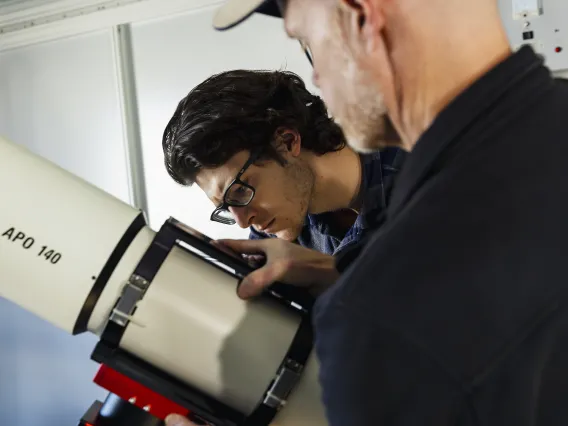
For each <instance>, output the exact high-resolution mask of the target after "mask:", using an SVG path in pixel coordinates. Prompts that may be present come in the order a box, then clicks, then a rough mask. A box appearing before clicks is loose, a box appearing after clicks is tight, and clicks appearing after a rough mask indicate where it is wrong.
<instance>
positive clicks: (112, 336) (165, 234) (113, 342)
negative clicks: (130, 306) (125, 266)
mask: <svg viewBox="0 0 568 426" xmlns="http://www.w3.org/2000/svg"><path fill="white" fill-rule="evenodd" d="M176 241H177V234H176V233H175V231H174V230H173V229H172V228H171V227H169V226H163V227H162V228H161V229H160V232H158V233H156V235H155V236H154V239H153V240H152V243H151V244H150V247H149V248H148V250H146V253H144V255H143V256H142V258H141V259H140V262H138V265H137V266H136V269H135V270H134V273H133V275H138V276H140V277H142V278H144V279H145V280H146V281H148V282H149V283H151V282H152V280H153V279H154V277H155V276H156V274H157V273H158V271H159V270H160V267H161V266H162V263H164V260H166V257H168V254H169V253H170V251H171V250H172V248H173V247H174V245H175V244H176ZM125 330H126V326H121V325H120V324H117V323H115V322H113V321H108V323H107V325H106V327H105V329H104V330H103V332H102V334H101V340H102V341H104V342H105V343H106V344H107V345H109V346H111V347H114V348H118V346H119V344H120V340H121V339H122V336H123V335H124V332H125Z"/></svg>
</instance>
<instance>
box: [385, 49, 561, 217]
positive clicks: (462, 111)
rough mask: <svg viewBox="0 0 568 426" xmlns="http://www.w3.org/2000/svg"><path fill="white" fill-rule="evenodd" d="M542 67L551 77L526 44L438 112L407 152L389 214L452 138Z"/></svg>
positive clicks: (542, 73) (543, 74)
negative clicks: (411, 148)
mask: <svg viewBox="0 0 568 426" xmlns="http://www.w3.org/2000/svg"><path fill="white" fill-rule="evenodd" d="M539 71H540V73H541V74H540V75H541V76H542V78H543V79H546V78H549V79H550V74H549V72H548V70H547V69H546V68H545V67H544V66H543V60H542V59H541V58H539V57H538V56H537V55H536V54H535V53H534V51H533V50H532V49H531V48H530V47H527V46H525V47H523V48H521V49H519V51H517V52H516V53H514V54H512V55H511V56H509V57H508V58H507V59H505V60H504V61H503V62H501V63H500V64H498V65H497V66H496V67H494V68H493V69H491V70H490V71H489V72H488V73H486V74H485V75H484V76H482V77H481V78H480V79H479V80H477V81H476V82H475V83H474V84H472V85H471V86H470V87H468V88H467V89H466V90H465V91H464V92H462V93H461V94H460V95H459V96H458V97H456V98H455V99H454V100H453V101H452V102H451V103H450V104H449V105H448V106H447V107H446V108H445V109H444V110H443V111H442V112H441V113H440V114H439V115H438V117H437V118H436V119H435V120H434V122H433V123H432V125H431V126H430V128H429V129H428V130H427V131H426V132H425V133H424V134H423V135H422V137H421V138H420V139H419V140H418V142H417V143H416V146H415V147H414V149H413V151H412V153H411V155H409V156H408V160H407V161H406V163H405V165H404V167H403V168H402V170H401V172H400V174H399V176H398V178H397V184H396V187H395V190H394V193H393V195H392V199H391V201H390V203H389V209H388V216H389V217H392V216H395V215H396V213H397V212H398V211H399V210H400V209H401V208H402V206H403V205H404V204H406V201H407V200H408V199H409V198H410V197H411V196H412V194H413V193H414V191H415V190H416V188H417V186H418V184H419V183H420V182H421V181H422V180H423V179H424V178H425V176H426V175H427V174H428V173H429V172H430V170H431V169H432V166H433V164H434V162H435V160H436V159H437V158H438V157H439V156H440V154H441V153H442V152H443V151H444V150H445V149H447V148H448V147H449V146H450V145H451V143H452V142H454V141H456V140H458V139H459V138H458V137H459V136H460V134H462V133H463V132H465V131H467V130H468V128H469V127H470V126H471V125H472V123H474V122H475V121H477V120H479V119H481V118H482V117H483V115H486V114H487V113H488V112H490V110H491V108H492V106H493V105H494V104H495V103H497V102H498V101H499V100H501V98H503V97H504V96H505V95H506V93H507V92H509V91H510V90H511V89H512V88H515V89H517V88H520V87H522V85H521V82H523V81H524V80H525V79H527V78H528V77H529V76H533V75H535V73H538V72H539ZM525 90H527V88H526V87H525Z"/></svg>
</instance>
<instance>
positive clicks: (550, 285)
mask: <svg viewBox="0 0 568 426" xmlns="http://www.w3.org/2000/svg"><path fill="white" fill-rule="evenodd" d="M262 3H266V4H269V3H270V4H273V3H274V2H273V1H266V2H263V1H255V2H243V1H242V0H233V1H229V2H228V4H227V6H226V7H224V8H223V9H222V11H221V13H220V14H219V15H218V19H217V20H216V25H217V26H218V27H222V28H228V27H230V26H233V25H236V23H238V22H241V21H243V20H244V19H245V18H246V17H247V16H249V15H250V14H251V13H252V12H253V11H254V8H255V7H258V6H259V5H260V4H262ZM277 3H278V4H279V5H280V6H281V11H282V14H283V16H284V19H285V25H286V30H287V32H288V34H289V35H290V36H292V37H294V38H298V39H300V40H302V42H303V43H305V44H307V45H309V46H310V49H311V51H312V53H313V59H314V71H315V79H316V81H317V82H318V85H319V87H320V88H321V90H322V93H323V97H324V99H325V101H326V104H327V105H328V107H329V108H330V111H331V112H332V114H333V115H334V116H335V117H337V119H338V120H339V122H340V123H341V125H342V128H343V130H344V132H345V134H346V136H347V140H348V141H349V144H350V145H351V146H353V147H355V148H357V149H365V150H368V149H372V148H376V147H378V146H380V144H379V143H378V142H381V141H382V143H383V144H384V143H389V142H390V141H389V138H388V137H382V136H384V135H385V132H384V131H385V129H386V128H387V126H386V123H387V121H386V120H385V119H381V117H382V116H383V115H384V114H387V115H388V117H389V120H390V122H392V124H393V125H394V127H395V128H396V130H397V132H398V134H399V135H400V137H401V141H400V143H399V146H402V147H404V148H405V149H406V150H408V151H412V154H411V156H409V158H408V160H407V161H406V163H405V166H404V169H403V170H402V171H401V173H400V175H399V176H398V178H397V184H396V186H395V188H394V190H393V194H392V196H391V200H390V203H389V206H388V208H387V219H386V222H385V223H384V224H383V225H382V226H381V230H380V231H379V232H377V233H376V235H373V237H372V238H371V239H370V240H369V242H368V243H367V245H366V246H365V247H364V249H362V250H361V252H360V255H359V256H358V257H357V259H356V260H355V261H354V262H352V263H351V264H350V265H349V266H348V267H347V268H345V265H344V264H342V263H341V262H339V263H338V264H337V265H336V264H334V262H333V259H329V257H326V256H325V255H322V254H321V253H315V252H313V251H310V250H306V249H303V248H301V247H297V246H294V247H292V246H291V245H290V244H286V243H285V242H283V241H279V240H276V241H273V240H268V241H266V240H265V241H236V242H235V241H233V242H225V243H226V244H227V245H229V246H231V247H233V248H234V249H238V250H240V251H242V252H255V253H258V252H259V251H263V252H264V253H265V255H266V257H267V262H266V265H265V266H264V267H262V268H260V269H259V270H257V271H254V272H253V273H252V274H250V275H249V277H247V278H245V280H246V281H245V282H243V283H242V284H241V286H240V291H241V296H243V297H250V296H251V295H254V294H256V293H258V292H259V291H262V289H263V288H265V287H266V286H267V285H269V284H270V282H271V280H275V279H276V280H284V281H287V282H289V283H293V284H308V283H311V284H313V283H317V284H319V286H320V288H321V287H324V286H325V285H328V286H329V288H328V289H327V290H326V291H324V293H323V294H322V295H321V296H320V297H319V298H318V300H317V302H316V306H315V312H314V324H315V329H316V352H317V354H318V357H319V360H320V366H321V368H320V379H321V380H320V382H321V385H322V389H323V400H324V404H325V406H326V410H327V416H328V420H329V424H330V425H331V426H343V425H346V424H348V425H350V426H367V425H371V424H372V425H375V424H380V425H389V426H402V425H422V426H426V425H436V426H445V425H448V426H449V425H453V426H465V425H484V426H498V425H499V426H500V425H513V424H514V425H516V426H529V425H530V426H544V425H560V424H567V423H568V408H567V405H566V401H565V398H563V396H564V395H566V394H568V364H567V363H566V359H567V358H568V292H567V290H566V259H568V244H566V242H567V241H568V221H567V220H566V218H567V217H568V201H567V200H568V189H567V188H568V186H567V185H566V182H568V167H566V158H568V144H567V143H566V141H567V140H568V121H567V120H566V111H568V85H567V84H565V82H561V81H559V80H557V79H554V78H553V77H552V76H551V75H550V71H549V70H548V69H547V68H546V67H545V66H544V65H543V62H542V58H541V57H539V56H538V55H536V54H535V52H534V51H533V50H532V49H531V48H530V47H523V48H522V49H520V50H519V51H517V52H515V53H513V52H511V49H510V46H509V42H508V38H507V35H506V33H505V30H504V28H503V25H502V22H501V17H500V13H499V10H498V8H497V2H496V1H495V0H476V1H471V2H464V1H463V0H428V1H424V0H397V1H387V0H352V1H351V0H350V1H346V0H313V1H305V0H288V1H280V0H279V1H278V2H277ZM251 5H253V6H251ZM472 34H476V37H471V35H472ZM326 258H327V259H328V260H327V262H328V263H327V266H325V262H326V260H325V259H326ZM282 265H284V266H285V267H283V266H282ZM376 265H380V266H381V267H380V268H377V267H376ZM298 268H300V269H301V270H302V273H301V274H298V273H297V272H294V271H295V270H297V269H298ZM309 271H311V273H309ZM334 271H335V276H334V273H333V272H334ZM340 271H341V275H339V272H340ZM335 278H338V279H337V281H335ZM170 420H171V423H170V424H173V423H174V421H175V418H172V419H170Z"/></svg>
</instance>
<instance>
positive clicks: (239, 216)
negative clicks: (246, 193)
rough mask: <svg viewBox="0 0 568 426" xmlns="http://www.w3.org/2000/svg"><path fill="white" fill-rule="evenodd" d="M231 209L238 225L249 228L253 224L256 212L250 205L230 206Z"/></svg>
mask: <svg viewBox="0 0 568 426" xmlns="http://www.w3.org/2000/svg"><path fill="white" fill-rule="evenodd" d="M229 211H230V212H231V213H232V214H233V217H234V218H235V220H236V221H237V225H239V226H240V227H241V228H243V229H244V228H249V227H250V226H251V225H252V221H253V219H254V214H253V210H252V209H251V208H250V206H245V207H229Z"/></svg>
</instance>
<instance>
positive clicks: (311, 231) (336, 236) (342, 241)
mask: <svg viewBox="0 0 568 426" xmlns="http://www.w3.org/2000/svg"><path fill="white" fill-rule="evenodd" d="M405 155H406V153H405V152H404V151H402V150H400V149H397V148H386V149H385V150H383V151H381V152H377V153H373V154H361V155H360V158H361V165H362V182H361V191H362V194H363V203H362V208H361V211H360V213H359V215H358V216H357V219H356V220H355V223H354V224H353V225H352V226H351V228H350V229H349V230H348V231H347V233H345V234H342V233H341V232H339V231H338V230H337V229H334V228H336V227H334V226H333V223H332V222H331V221H330V213H321V214H309V215H308V216H307V217H306V221H305V224H304V227H303V228H302V231H301V232H300V235H299V236H298V239H297V243H298V244H300V245H301V246H304V247H308V248H311V249H313V250H317V251H319V252H322V253H326V254H329V255H334V256H335V255H338V254H339V253H340V252H343V251H344V250H345V249H347V248H348V247H351V246H353V245H354V244H356V243H357V242H359V241H361V239H363V238H364V237H365V236H366V234H367V233H368V232H369V231H371V232H372V230H373V229H376V227H377V226H378V225H377V221H378V220H380V218H381V217H382V213H383V211H385V209H386V206H387V203H388V200H389V196H390V192H391V189H392V186H393V182H394V178H395V176H396V174H397V173H398V171H399V170H400V168H401V166H402V162H403V161H404V157H405ZM250 230H251V233H250V238H251V239H261V238H274V236H273V235H267V234H264V233H261V232H259V231H256V230H255V229H253V228H250Z"/></svg>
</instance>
